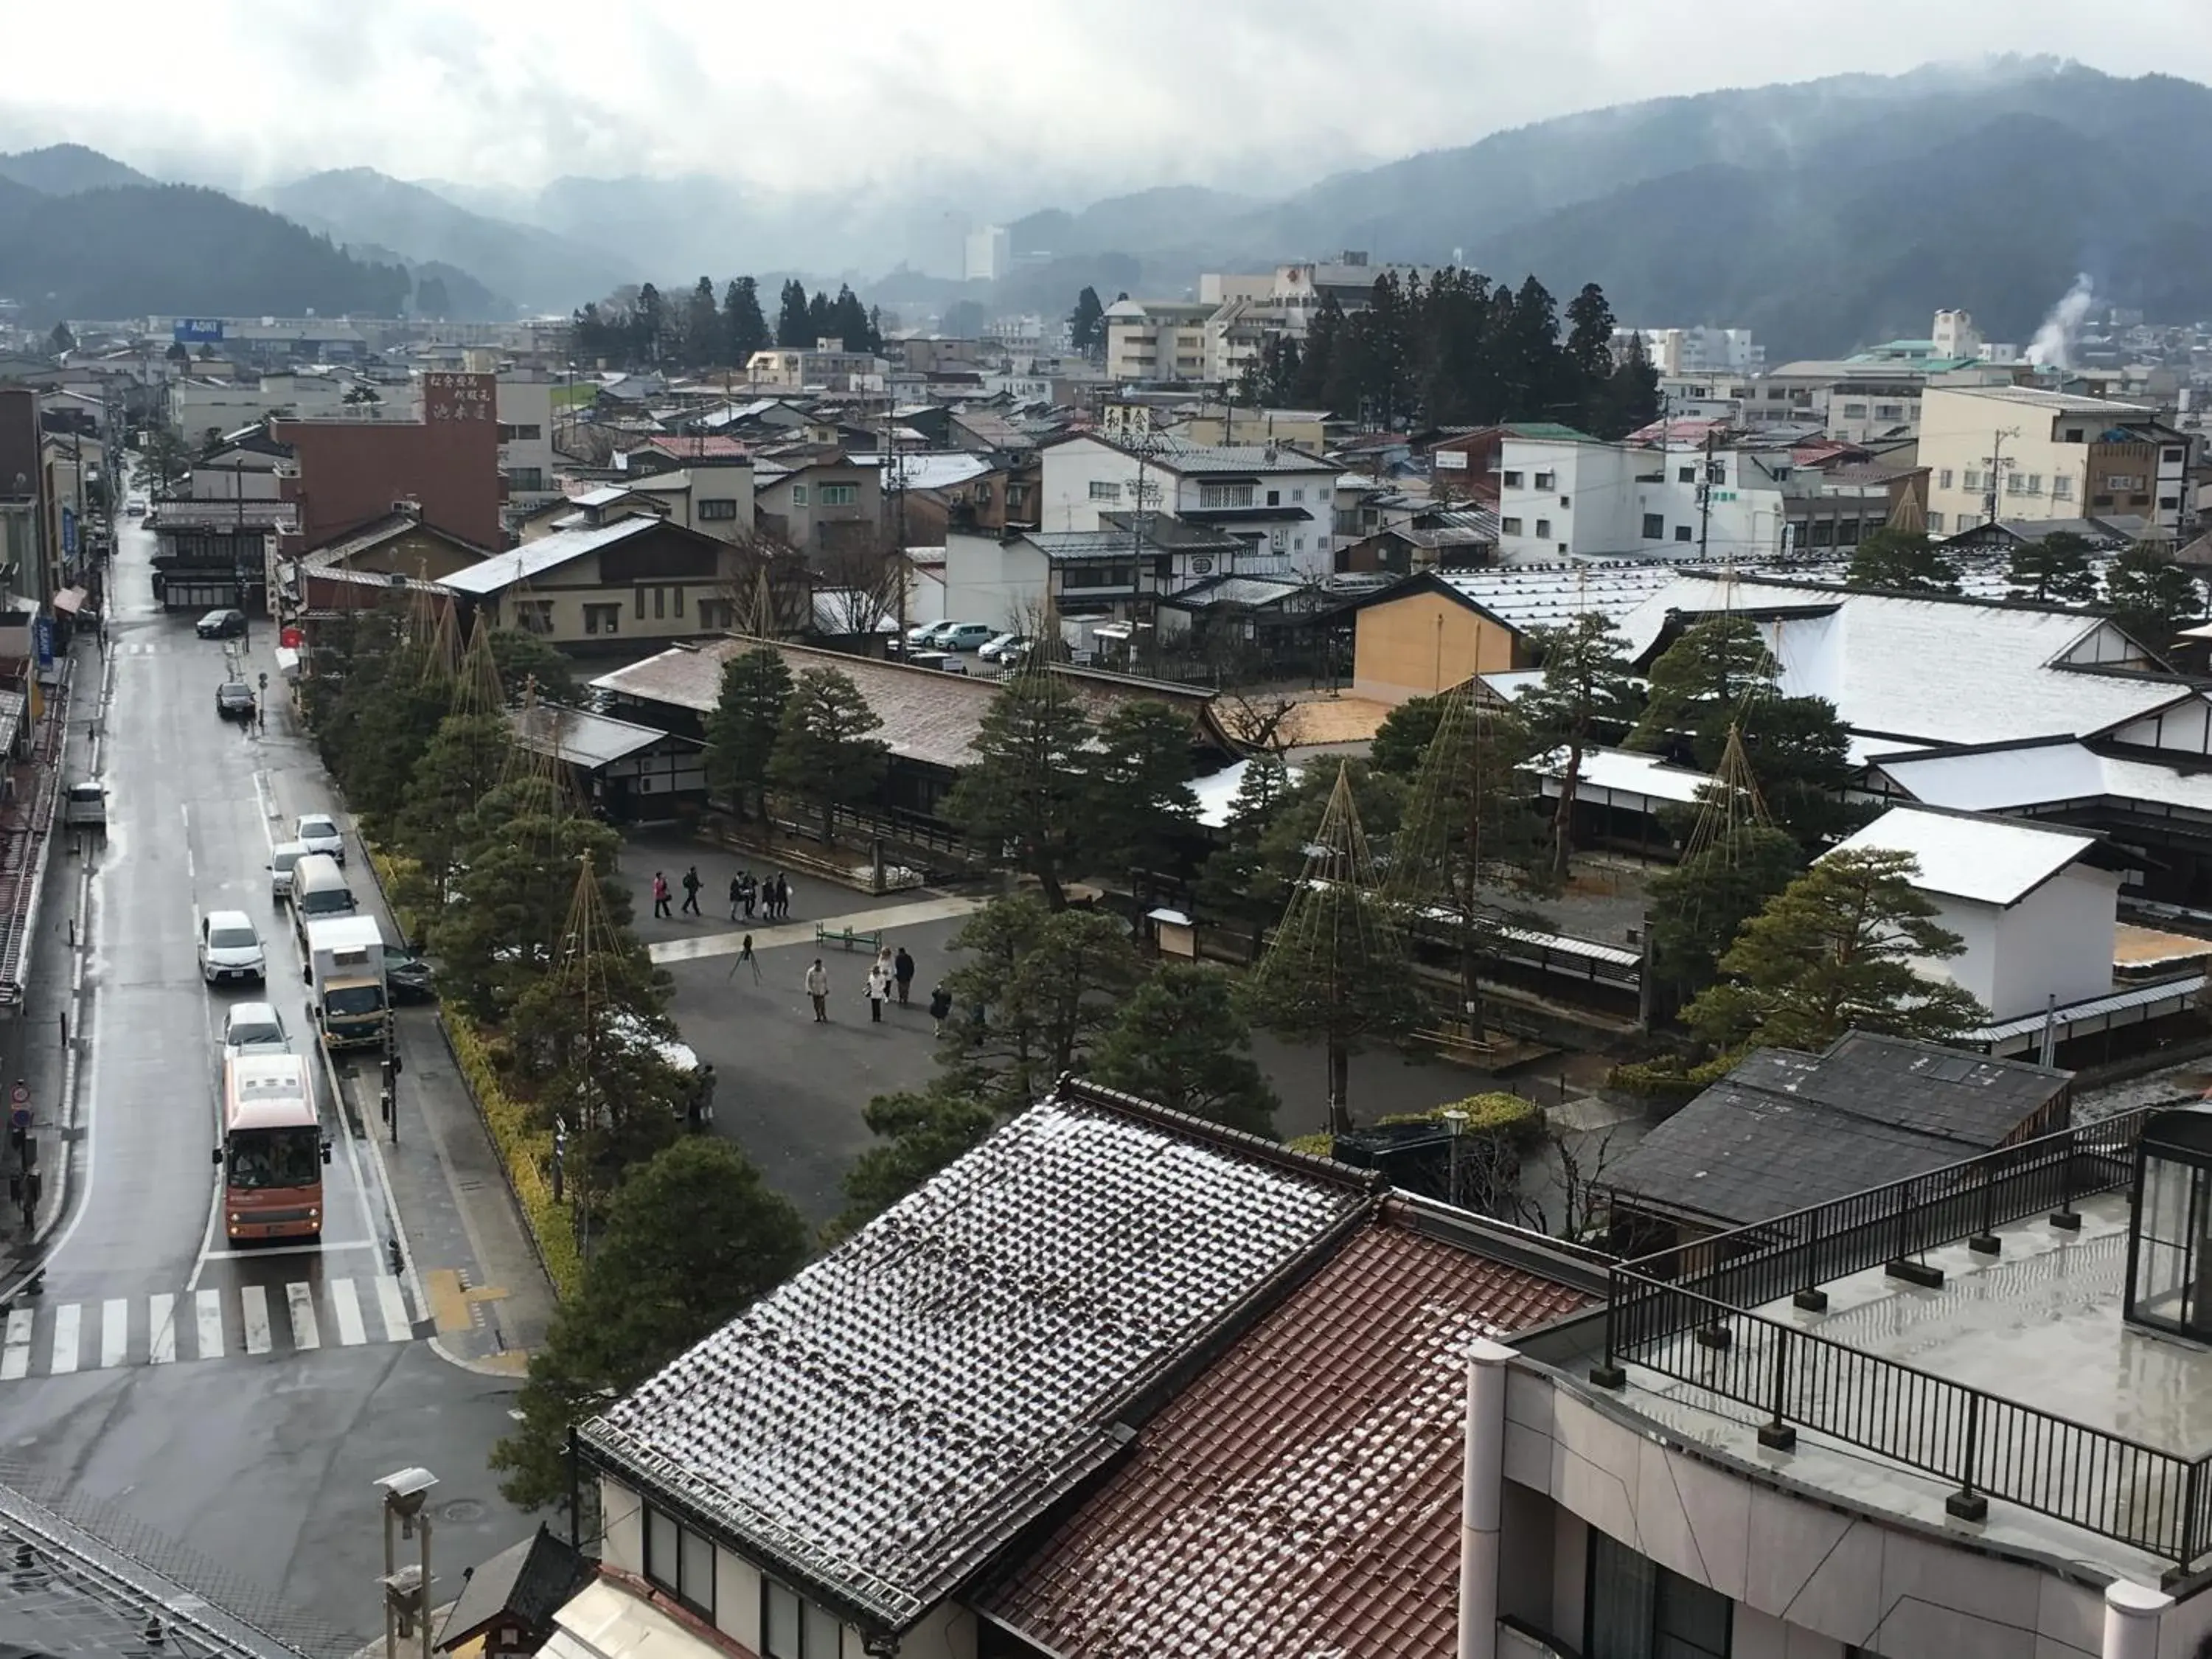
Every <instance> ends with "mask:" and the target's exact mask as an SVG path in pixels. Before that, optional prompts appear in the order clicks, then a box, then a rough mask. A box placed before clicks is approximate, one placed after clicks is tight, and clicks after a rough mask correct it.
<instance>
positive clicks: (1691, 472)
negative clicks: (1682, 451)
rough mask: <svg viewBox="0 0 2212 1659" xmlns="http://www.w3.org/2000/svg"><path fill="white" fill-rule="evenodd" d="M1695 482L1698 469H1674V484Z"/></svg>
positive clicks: (1692, 467) (1681, 467) (1679, 467)
mask: <svg viewBox="0 0 2212 1659" xmlns="http://www.w3.org/2000/svg"><path fill="white" fill-rule="evenodd" d="M1697 481H1698V469H1697V468H1695V467H1694V466H1678V467H1676V468H1675V469H1674V482H1675V483H1697Z"/></svg>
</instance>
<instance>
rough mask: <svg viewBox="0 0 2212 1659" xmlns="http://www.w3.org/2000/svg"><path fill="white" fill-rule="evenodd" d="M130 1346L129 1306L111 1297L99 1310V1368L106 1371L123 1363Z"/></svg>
mask: <svg viewBox="0 0 2212 1659" xmlns="http://www.w3.org/2000/svg"><path fill="white" fill-rule="evenodd" d="M130 1346H131V1304H129V1303H128V1302H126V1301H125V1300H124V1299H123V1298H122V1297H119V1296H118V1297H109V1298H108V1299H107V1300H106V1302H104V1303H102V1304H100V1370H110V1369H112V1367H114V1366H117V1365H120V1364H122V1363H123V1356H124V1355H125V1353H126V1352H128V1351H129V1349H130Z"/></svg>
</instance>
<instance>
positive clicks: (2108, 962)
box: [1988, 865, 2120, 1019]
mask: <svg viewBox="0 0 2212 1659" xmlns="http://www.w3.org/2000/svg"><path fill="white" fill-rule="evenodd" d="M2119 893H2120V878H2119V874H2118V872H2116V871H2106V870H2091V869H2087V868H2084V867H2083V866H2080V865H2076V866H2074V867H2073V868H2072V869H2070V870H2064V871H2061V872H2059V873H2058V874H2057V875H2056V876H2054V877H2052V878H2051V879H2050V880H2049V881H2046V882H2045V883H2044V884H2043V885H2042V886H2040V887H2039V888H2037V889H2036V890H2035V891H2033V893H2030V894H2029V895H2028V896H2027V897H2026V898H2024V899H2022V900H2021V902H2019V903H2018V904H2015V905H2014V906H2013V907H2012V908H2011V909H2009V910H2007V911H2004V912H2002V914H2001V915H1999V917H1998V919H1997V927H1996V991H1995V994H1994V996H1993V997H1992V998H1990V999H1988V1000H1990V1006H1991V1007H1992V1009H1993V1010H1994V1012H1995V1013H1996V1018H1999V1019H2017V1018H2021V1016H2022V1015H2025V1014H2035V1013H2040V1012H2043V1009H2044V1006H2045V1000H2046V999H2047V998H2049V997H2050V996H2051V995H2052V994H2057V998H2058V1000H2059V1002H2060V1003H2061V1004H2062V1005H2063V1004H2065V1003H2069V1002H2079V1001H2081V1000H2083V999H2085V998H2087V997H2097V996H2103V995H2106V994H2107V993H2109V992H2110V991H2111V990H2112V951H2113V947H2114V945H2115V942H2116V940H2117V939H2118V931H2119Z"/></svg>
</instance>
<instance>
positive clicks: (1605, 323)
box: [1565, 283, 1615, 429]
mask: <svg viewBox="0 0 2212 1659" xmlns="http://www.w3.org/2000/svg"><path fill="white" fill-rule="evenodd" d="M1565 355H1566V370H1567V373H1568V374H1569V375H1570V376H1571V377H1572V379H1573V380H1574V383H1575V393H1576V398H1577V403H1578V404H1580V406H1581V413H1580V415H1579V416H1578V419H1579V422H1580V424H1581V425H1582V426H1583V428H1585V429H1588V428H1595V426H1596V425H1597V424H1598V422H1600V421H1601V420H1602V419H1604V418H1605V417H1606V416H1607V415H1608V414H1609V413H1610V412H1611V411H1610V410H1608V408H1607V403H1608V401H1609V399H1610V397H1611V393H1612V390H1613V368H1614V367H1615V365H1614V363H1613V307H1612V306H1610V305H1608V304H1607V302H1606V297H1605V290H1604V289H1601V288H1600V287H1599V286H1598V285H1597V284H1596V283H1583V291H1582V292H1581V293H1579V294H1577V295H1575V297H1574V298H1573V299H1571V300H1570V301H1567V343H1566V354H1565Z"/></svg>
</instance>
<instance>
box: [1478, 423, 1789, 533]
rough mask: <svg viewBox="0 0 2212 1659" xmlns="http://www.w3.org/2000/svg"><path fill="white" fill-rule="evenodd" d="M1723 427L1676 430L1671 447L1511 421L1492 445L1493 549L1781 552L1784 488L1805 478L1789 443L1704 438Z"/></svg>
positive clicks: (1785, 514)
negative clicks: (1760, 445) (1782, 446)
mask: <svg viewBox="0 0 2212 1659" xmlns="http://www.w3.org/2000/svg"><path fill="white" fill-rule="evenodd" d="M1720 436H1721V434H1720V433H1719V432H1718V431H1717V429H1709V430H1706V431H1705V432H1703V433H1702V434H1683V435H1681V438H1682V441H1680V447H1675V446H1674V444H1672V443H1664V444H1660V445H1644V444H1635V443H1622V444H1612V443H1605V442H1602V441H1599V440H1598V439H1595V438H1593V437H1591V436H1589V435H1588V434H1587V433H1583V432H1577V431H1576V430H1575V429H1574V428H1571V427H1564V426H1557V425H1553V424H1549V423H1533V422H1532V423H1526V424H1521V425H1516V426H1511V427H1508V428H1505V436H1504V441H1503V442H1502V443H1501V444H1500V446H1499V449H1498V557H1499V559H1500V560H1501V561H1503V562H1506V563H1518V564H1549V563H1553V562H1557V561H1559V560H1561V559H1614V558H1632V557H1638V556H1668V557H1677V558H1689V557H1693V556H1705V557H1711V558H1721V557H1729V558H1736V559H1747V560H1765V559H1771V558H1775V557H1778V556H1780V555H1781V554H1782V553H1783V552H1784V550H1786V548H1787V546H1788V541H1789V536H1788V527H1789V524H1790V496H1791V495H1793V494H1796V493H1797V491H1799V490H1802V489H1808V488H1809V487H1810V484H1809V481H1798V482H1797V483H1796V486H1795V488H1793V475H1794V473H1795V472H1796V467H1795V466H1794V465H1793V464H1792V462H1791V460H1790V454H1789V452H1788V451H1786V450H1753V449H1747V448H1740V447H1735V445H1734V443H1733V441H1729V443H1727V444H1726V445H1723V444H1717V443H1713V442H1711V440H1712V439H1714V438H1717V437H1720ZM1692 440H1701V441H1692Z"/></svg>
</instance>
